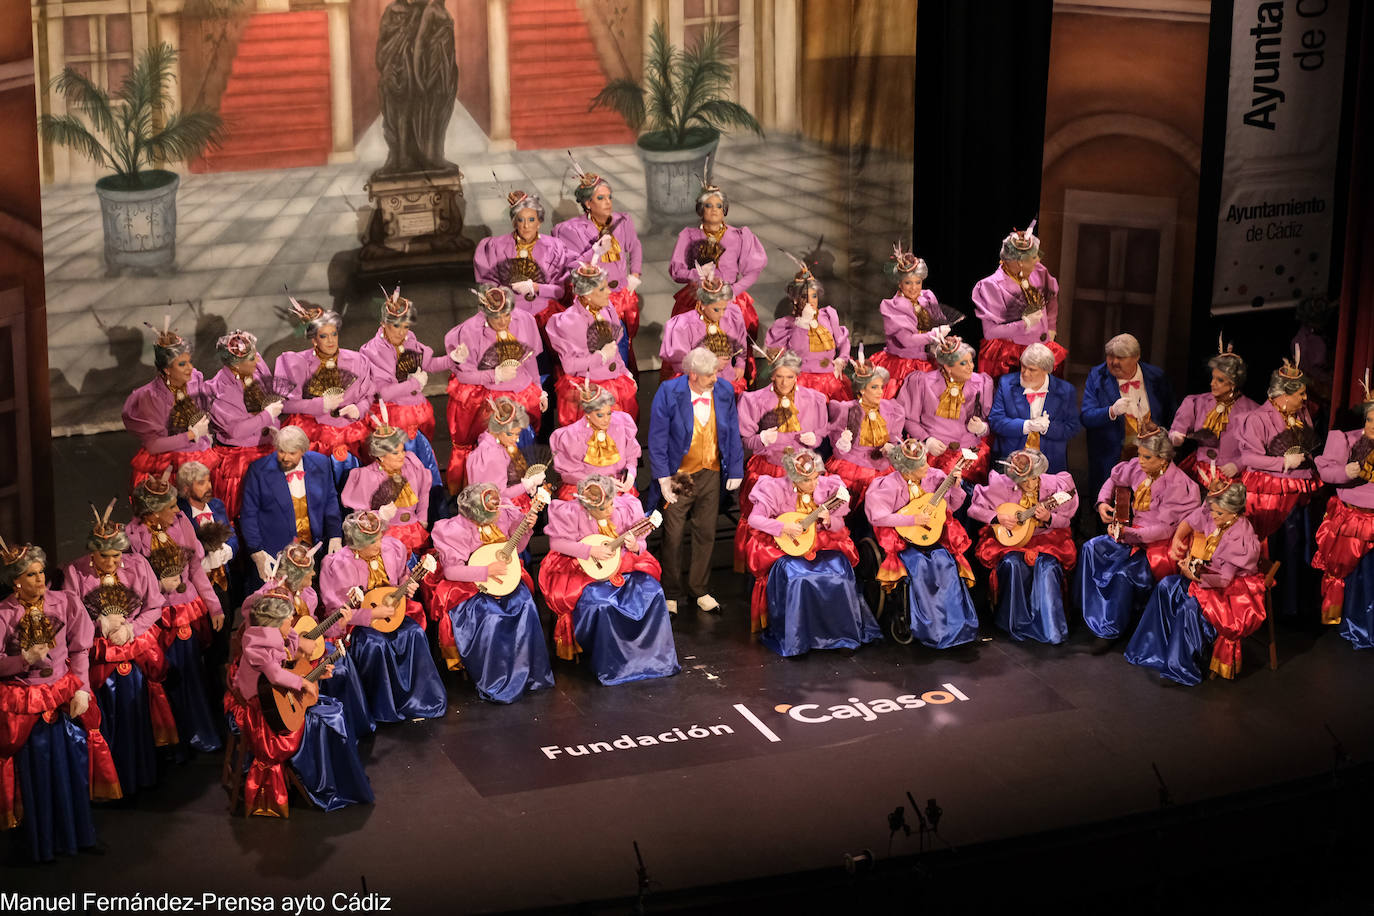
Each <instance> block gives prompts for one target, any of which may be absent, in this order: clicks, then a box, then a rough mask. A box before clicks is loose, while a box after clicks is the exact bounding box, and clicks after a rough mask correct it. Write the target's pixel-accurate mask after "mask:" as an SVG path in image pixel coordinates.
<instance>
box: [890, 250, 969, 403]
mask: <svg viewBox="0 0 1374 916" xmlns="http://www.w3.org/2000/svg"><path fill="white" fill-rule="evenodd" d="M883 272H884V273H886V274H887V275H888V276H889V277H891V278H892V279H893V280H896V281H897V293H896V295H894V296H892V297H891V298H890V299H884V300H883V301H882V304H881V305H879V306H878V310H879V311H880V312H881V313H882V316H883V336H884V337H885V338H886V339H887V346H886V347H885V348H884V349H883V351H882V352H881V353H874V354H873V362H874V363H875V364H876V365H878V366H881V367H882V368H884V369H886V370H887V372H888V376H889V378H888V383H887V389H886V390H884V391H883V396H884V397H888V398H895V397H896V396H897V392H898V391H899V390H901V388H902V386H903V385H904V384H905V383H906V377H907V376H908V375H910V374H911V373H913V372H929V371H930V370H931V369H933V368H935V367H934V366H933V365H931V363H930V356H929V354H928V350H929V348H930V345H931V342H932V341H933V340H936V339H937V338H940V337H943V336H945V335H947V334H948V333H949V327H950V318H949V316H947V315H946V314H945V312H944V310H943V309H942V308H940V303H939V302H937V301H936V299H935V294H934V293H933V292H931V291H930V290H928V289H924V288H923V287H924V284H925V280H926V277H927V276H929V275H930V268H928V267H927V266H926V262H925V261H924V260H922V259H921V258H918V257H916V255H914V254H912V253H911V252H910V251H907V250H906V249H904V248H903V247H902V243H901V242H898V243H897V244H896V245H893V246H892V257H890V258H888V259H887V263H886V264H884V265H883ZM956 339H957V338H956Z"/></svg>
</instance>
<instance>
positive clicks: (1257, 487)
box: [1240, 471, 1321, 541]
mask: <svg viewBox="0 0 1374 916" xmlns="http://www.w3.org/2000/svg"><path fill="white" fill-rule="evenodd" d="M1240 481H1241V483H1243V484H1245V517H1246V518H1248V519H1249V520H1250V525H1251V526H1252V527H1253V528H1254V529H1255V536H1256V537H1258V538H1259V539H1260V540H1261V541H1264V540H1266V539H1268V537H1269V536H1270V535H1271V534H1273V533H1274V532H1275V531H1278V530H1279V528H1281V527H1282V526H1283V523H1284V521H1285V520H1286V519H1287V518H1288V516H1289V515H1290V514H1291V513H1292V511H1293V510H1294V509H1296V508H1298V507H1299V506H1305V505H1307V502H1308V500H1309V499H1310V498H1311V496H1312V494H1313V493H1315V492H1317V491H1318V490H1320V489H1321V481H1318V480H1313V479H1312V478H1310V477H1280V476H1278V475H1277V474H1266V473H1265V472H1264V471H1245V472H1244V473H1242V474H1241V475H1240Z"/></svg>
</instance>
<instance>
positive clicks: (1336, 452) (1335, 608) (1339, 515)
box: [1312, 370, 1374, 649]
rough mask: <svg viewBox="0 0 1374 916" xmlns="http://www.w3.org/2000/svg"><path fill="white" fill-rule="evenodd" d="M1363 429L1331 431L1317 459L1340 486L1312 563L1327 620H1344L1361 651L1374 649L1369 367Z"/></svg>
mask: <svg viewBox="0 0 1374 916" xmlns="http://www.w3.org/2000/svg"><path fill="white" fill-rule="evenodd" d="M1363 384H1364V401H1363V403H1361V404H1360V405H1359V410H1360V413H1361V415H1362V416H1363V417H1364V426H1363V428H1361V429H1352V430H1350V431H1349V432H1343V431H1341V430H1332V431H1331V432H1329V433H1327V436H1326V448H1325V450H1324V451H1323V452H1322V454H1321V457H1320V458H1318V459H1317V470H1318V471H1320V472H1321V476H1322V480H1324V481H1326V482H1327V483H1329V484H1331V485H1333V486H1334V487H1335V488H1336V492H1335V494H1334V495H1333V496H1332V497H1331V501H1330V502H1329V503H1327V506H1326V517H1325V518H1324V519H1322V523H1321V526H1320V527H1319V528H1318V529H1317V553H1316V556H1314V557H1313V558H1312V565H1313V566H1314V567H1315V568H1317V569H1320V570H1321V571H1322V573H1323V575H1322V590H1321V595H1322V623H1325V624H1329V625H1335V624H1340V628H1341V629H1340V634H1341V636H1342V637H1343V638H1345V639H1346V640H1348V641H1349V642H1350V644H1351V645H1352V646H1354V647H1355V648H1356V649H1371V648H1374V550H1371V549H1370V548H1371V547H1374V393H1371V392H1370V389H1369V371H1368V370H1366V371H1365V377H1364V380H1363Z"/></svg>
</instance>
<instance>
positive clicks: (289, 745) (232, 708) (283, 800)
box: [224, 663, 304, 817]
mask: <svg viewBox="0 0 1374 916" xmlns="http://www.w3.org/2000/svg"><path fill="white" fill-rule="evenodd" d="M235 667H237V663H235ZM233 677H234V673H233V670H232V669H231V670H230V673H229V679H230V683H233ZM224 711H225V712H226V713H228V714H229V715H230V716H232V717H233V718H234V722H235V723H236V724H237V725H238V729H239V735H241V736H242V738H243V742H244V744H246V745H247V746H248V752H249V753H250V754H252V755H253V763H252V765H251V766H249V768H248V775H246V776H244V777H243V807H244V812H245V813H246V814H248V815H249V816H250V817H251V816H252V815H255V814H258V815H262V816H264V817H290V815H291V809H290V806H289V804H288V802H287V794H286V771H285V769H283V767H284V766H285V765H286V762H287V761H288V760H290V759H291V757H292V756H293V755H294V754H295V753H296V751H297V750H299V749H300V746H301V736H302V735H303V734H304V729H302V730H300V731H294V732H291V733H290V734H289V735H281V734H278V733H277V732H275V731H273V730H272V728H271V727H270V726H269V725H268V724H267V720H266V719H265V718H264V717H263V714H262V703H261V701H260V700H259V699H258V698H257V697H256V696H254V697H250V698H249V699H247V700H245V699H244V698H243V697H240V696H239V695H238V694H236V693H235V692H234V691H233V690H227V691H225V693H224ZM232 778H234V779H238V778H239V776H238V774H237V773H235V774H234V776H233V777H232Z"/></svg>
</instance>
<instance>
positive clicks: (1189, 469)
mask: <svg viewBox="0 0 1374 916" xmlns="http://www.w3.org/2000/svg"><path fill="white" fill-rule="evenodd" d="M1197 456H1198V453H1197V452H1189V453H1188V455H1187V456H1186V457H1184V459H1183V460H1182V461H1180V462H1179V463H1178V469H1179V470H1180V471H1182V472H1183V473H1185V474H1187V475H1188V476H1189V477H1191V478H1192V479H1193V480H1195V481H1197V483H1198V486H1200V487H1202V489H1203V490H1206V489H1207V487H1208V485H1209V484H1211V482H1212V478H1213V474H1212V462H1211V461H1199V460H1198V457H1197ZM1220 466H1221V465H1220V464H1218V465H1217V467H1220ZM1247 492H1248V490H1247ZM1252 524H1253V522H1252Z"/></svg>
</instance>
